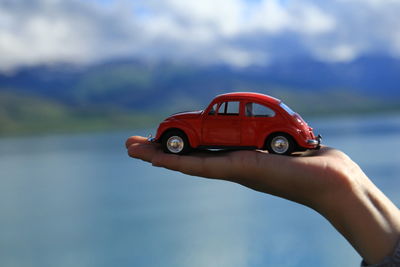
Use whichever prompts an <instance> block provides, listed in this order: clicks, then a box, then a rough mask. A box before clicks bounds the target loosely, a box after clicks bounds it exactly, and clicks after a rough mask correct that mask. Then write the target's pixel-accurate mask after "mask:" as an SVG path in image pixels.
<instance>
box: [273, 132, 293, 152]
mask: <svg viewBox="0 0 400 267" xmlns="http://www.w3.org/2000/svg"><path fill="white" fill-rule="evenodd" d="M271 148H272V150H273V151H274V152H275V153H277V154H283V153H285V152H286V151H288V149H289V140H288V139H287V138H286V137H284V136H276V137H274V138H273V139H272V141H271Z"/></svg>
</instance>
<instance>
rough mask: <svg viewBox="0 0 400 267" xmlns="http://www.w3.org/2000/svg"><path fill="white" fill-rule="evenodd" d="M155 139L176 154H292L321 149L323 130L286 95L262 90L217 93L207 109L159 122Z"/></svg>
mask: <svg viewBox="0 0 400 267" xmlns="http://www.w3.org/2000/svg"><path fill="white" fill-rule="evenodd" d="M149 140H150V141H152V142H158V143H161V145H162V147H163V150H164V151H165V152H167V153H172V154H186V153H188V152H189V151H190V150H191V149H195V148H197V149H200V148H204V149H211V148H216V149H266V150H268V152H270V153H273V154H280V155H289V154H291V153H292V152H295V151H304V150H306V149H318V148H319V147H320V143H321V136H320V135H318V136H315V135H314V133H313V129H312V128H311V127H309V126H308V125H307V123H306V122H305V121H304V120H303V119H302V118H301V117H300V115H299V114H297V113H295V112H294V111H292V110H291V109H290V108H289V107H288V106H286V105H285V104H284V103H283V102H282V101H281V100H279V99H276V98H273V97H271V96H268V95H264V94H259V93H249V92H246V93H227V94H222V95H218V96H216V97H215V98H214V99H213V100H212V101H211V103H210V104H209V105H208V107H207V108H206V109H205V110H200V111H192V112H182V113H176V114H173V115H171V116H170V117H168V118H167V119H165V120H164V121H163V122H162V123H161V124H160V125H159V127H158V130H157V134H156V136H155V137H154V138H151V137H150V138H149Z"/></svg>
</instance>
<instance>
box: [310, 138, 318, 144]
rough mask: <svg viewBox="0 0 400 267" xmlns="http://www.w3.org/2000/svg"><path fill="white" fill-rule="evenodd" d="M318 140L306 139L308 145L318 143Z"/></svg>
mask: <svg viewBox="0 0 400 267" xmlns="http://www.w3.org/2000/svg"><path fill="white" fill-rule="evenodd" d="M318 143H319V142H318V140H314V139H310V140H307V144H309V145H318Z"/></svg>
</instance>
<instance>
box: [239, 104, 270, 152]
mask: <svg viewBox="0 0 400 267" xmlns="http://www.w3.org/2000/svg"><path fill="white" fill-rule="evenodd" d="M276 116H277V114H276V112H275V111H274V110H273V109H272V108H270V107H268V106H267V105H265V104H261V103H257V102H251V101H249V102H245V103H244V116H243V119H242V143H243V145H244V146H257V144H258V141H259V140H260V138H263V137H264V136H265V134H266V133H267V132H270V131H273V129H274V128H275V127H276Z"/></svg>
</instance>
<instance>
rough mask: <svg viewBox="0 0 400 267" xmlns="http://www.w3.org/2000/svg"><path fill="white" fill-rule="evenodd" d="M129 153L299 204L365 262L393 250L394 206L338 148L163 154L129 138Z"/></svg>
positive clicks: (399, 224) (398, 224)
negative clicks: (325, 222)
mask: <svg viewBox="0 0 400 267" xmlns="http://www.w3.org/2000/svg"><path fill="white" fill-rule="evenodd" d="M126 147H127V149H128V154H129V155H130V156H131V157H133V158H138V159H142V160H144V161H147V162H150V163H152V164H153V165H154V166H157V167H164V168H167V169H170V170H175V171H180V172H182V173H185V174H188V175H193V176H200V177H206V178H213V179H222V180H227V181H231V182H236V183H239V184H241V185H244V186H246V187H249V188H251V189H254V190H257V191H260V192H264V193H268V194H272V195H276V196H279V197H282V198H286V199H289V200H292V201H295V202H298V203H301V204H304V205H306V206H308V207H310V208H312V209H314V210H316V211H317V212H319V213H320V214H321V215H323V216H324V217H326V218H327V219H328V220H329V221H330V222H331V223H332V224H333V226H335V227H336V229H337V230H338V231H339V232H340V233H341V234H343V235H344V236H345V237H346V238H347V239H348V241H349V242H350V243H351V244H352V245H353V246H354V248H355V249H356V250H357V251H358V252H359V253H360V255H361V256H362V257H363V258H364V259H365V260H366V261H367V262H368V263H377V262H379V261H381V260H382V259H383V258H384V257H385V256H387V255H388V254H389V253H390V252H391V251H392V250H393V248H394V246H395V244H396V242H397V239H398V238H399V235H400V214H399V210H398V209H397V208H396V207H395V206H394V204H393V203H392V202H391V201H390V200H388V199H387V198H386V196H385V195H383V193H382V192H380V191H379V189H377V188H376V187H375V185H374V184H373V183H372V182H371V181H370V180H369V179H368V177H367V176H366V175H365V174H364V173H363V172H362V170H361V169H360V168H359V166H358V165H357V164H356V163H354V162H353V161H352V160H351V159H350V158H349V157H348V156H347V155H346V154H344V153H343V152H341V151H339V150H336V149H333V148H329V147H322V148H321V149H320V150H313V151H307V152H304V153H301V154H297V155H295V156H291V157H290V156H280V155H273V154H269V153H268V152H265V151H260V150H252V151H218V152H215V151H213V152H210V151H198V152H193V153H191V154H190V155H185V156H179V155H173V154H166V153H164V152H163V151H162V149H161V147H160V145H159V144H155V143H150V142H148V141H147V139H146V138H144V137H140V136H133V137H130V138H128V140H127V141H126Z"/></svg>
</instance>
